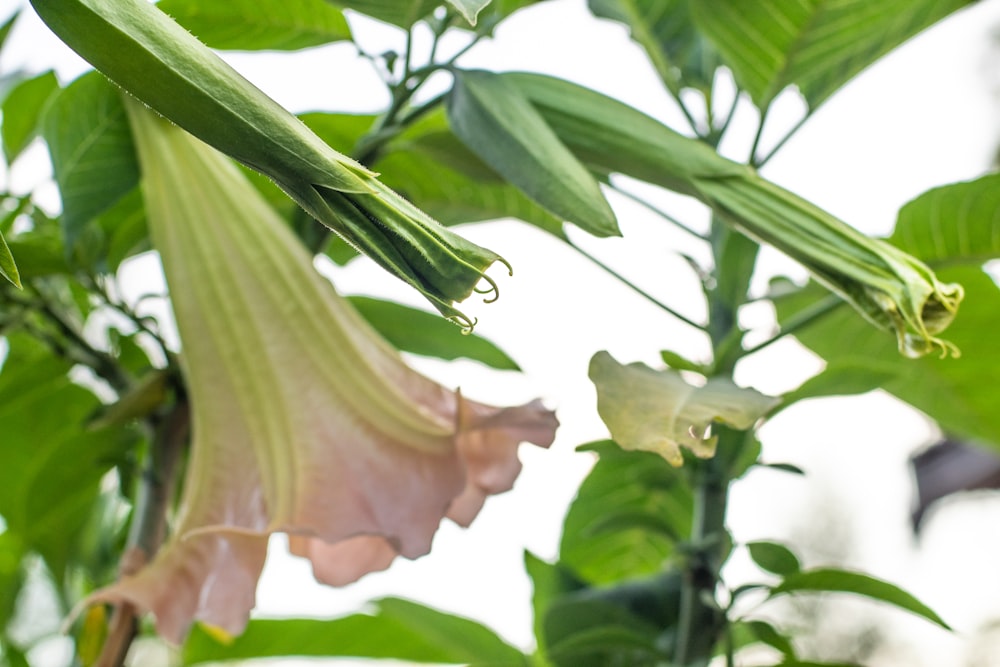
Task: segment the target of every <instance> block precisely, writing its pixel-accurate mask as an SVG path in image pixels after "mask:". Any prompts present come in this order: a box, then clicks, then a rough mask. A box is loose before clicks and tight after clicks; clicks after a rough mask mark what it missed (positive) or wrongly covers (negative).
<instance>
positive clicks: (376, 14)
mask: <svg viewBox="0 0 1000 667" xmlns="http://www.w3.org/2000/svg"><path fill="white" fill-rule="evenodd" d="M331 1H332V2H333V3H334V4H336V5H339V6H341V7H346V8H348V9H353V10H354V11H356V12H360V13H362V14H366V15H368V16H371V17H372V18H376V19H378V20H380V21H385V22H386V23H390V24H392V25H394V26H397V27H399V28H402V29H404V30H407V29H409V27H410V26H412V25H413V24H414V23H416V22H417V21H419V20H420V19H422V18H425V17H426V16H428V15H429V14H430V13H431V12H432V11H434V8H435V7H437V6H438V5H439V4H440V2H439V1H438V0H331Z"/></svg>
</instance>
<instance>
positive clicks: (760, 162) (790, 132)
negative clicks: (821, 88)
mask: <svg viewBox="0 0 1000 667" xmlns="http://www.w3.org/2000/svg"><path fill="white" fill-rule="evenodd" d="M811 117H812V111H807V112H806V114H805V115H804V116H802V118H800V119H799V120H798V122H796V123H795V125H793V126H792V127H791V129H790V130H788V132H786V133H785V136H783V137H782V138H781V139H780V140H778V143H776V144H775V145H774V148H772V149H771V150H769V151H768V152H767V155H765V156H764V157H762V158H760V159H757V158H756V156H755V155H756V150H755V152H754V154H753V155H752V156H751V157H752V158H753V162H752V163H751V164H752V165H753V166H754V167H755V168H757V169H760V168H761V167H763V166H764V165H765V164H767V163H768V161H769V160H770V159H771V158H773V157H774V155H775V153H777V152H778V151H780V150H781V149H782V147H784V145H785V144H786V143H787V142H788V140H789V139H791V138H792V137H793V136H795V133H796V132H798V131H799V129H801V127H802V126H803V125H805V124H806V121H807V120H809V119H810V118H811Z"/></svg>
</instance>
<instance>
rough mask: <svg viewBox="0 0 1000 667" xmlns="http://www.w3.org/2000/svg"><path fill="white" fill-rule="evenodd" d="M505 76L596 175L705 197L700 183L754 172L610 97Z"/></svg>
mask: <svg viewBox="0 0 1000 667" xmlns="http://www.w3.org/2000/svg"><path fill="white" fill-rule="evenodd" d="M501 76H502V77H503V78H504V79H505V80H506V81H507V82H508V83H510V84H513V87H515V88H516V89H517V90H518V91H520V93H521V95H523V96H524V97H525V98H527V99H528V101H529V102H530V103H531V105H532V106H534V107H535V109H536V110H537V111H538V113H539V114H540V115H541V116H542V118H543V120H544V122H545V123H546V124H547V125H548V126H549V127H550V128H551V129H552V131H553V132H554V133H555V135H556V136H557V137H558V140H559V141H561V142H562V143H563V144H564V145H566V146H567V147H568V148H569V149H570V150H571V151H572V153H573V154H574V155H575V156H576V157H577V159H579V160H580V161H581V162H583V163H584V164H585V165H587V166H588V167H589V168H591V169H592V170H593V171H595V172H596V173H598V174H608V173H620V174H625V175H627V176H631V177H633V178H637V179H639V180H641V181H646V182H648V183H653V184H655V185H660V186H662V187H665V188H668V189H670V190H674V191H675V192H680V193H682V194H687V195H691V196H694V197H699V198H701V197H702V194H701V193H700V190H699V187H698V185H697V183H696V179H708V178H718V179H725V178H728V177H746V176H748V175H749V174H751V173H752V170H750V168H749V167H747V166H746V165H742V164H738V163H736V162H733V161H731V160H727V159H726V158H724V157H722V156H721V155H719V154H718V153H716V152H715V150H714V149H713V148H712V147H711V146H709V145H708V144H706V143H704V142H702V141H699V140H697V139H692V138H691V137H686V136H684V135H682V134H680V133H678V132H675V131H674V130H672V129H670V128H669V127H667V126H666V125H664V124H663V123H661V122H660V121H658V120H656V119H655V118H652V117H650V116H647V115H646V114H644V113H642V112H641V111H639V110H637V109H635V108H633V107H630V106H628V105H627V104H623V103H622V102H619V101H618V100H616V99H613V98H611V97H608V96H607V95H603V94H601V93H598V92H596V91H593V90H590V89H588V88H585V87H583V86H579V85H577V84H575V83H571V82H569V81H565V80H563V79H559V78H556V77H552V76H546V75H543V74H533V73H527V72H511V73H507V74H503V75H501Z"/></svg>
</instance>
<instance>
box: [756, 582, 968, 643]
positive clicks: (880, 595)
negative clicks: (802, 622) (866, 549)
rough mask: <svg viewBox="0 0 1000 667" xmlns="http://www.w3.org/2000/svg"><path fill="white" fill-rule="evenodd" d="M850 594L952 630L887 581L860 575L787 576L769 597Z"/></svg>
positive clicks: (930, 611)
mask: <svg viewBox="0 0 1000 667" xmlns="http://www.w3.org/2000/svg"><path fill="white" fill-rule="evenodd" d="M823 592H828V593H853V594H855V595H861V596H863V597H867V598H870V599H872V600H878V601H879V602H885V603H887V604H891V605H893V606H895V607H898V608H900V609H903V610H905V611H909V612H912V613H914V614H916V615H917V616H921V617H923V618H925V619H927V620H928V621H930V622H932V623H936V624H937V625H940V626H941V627H942V628H944V629H946V630H950V629H951V628H950V627H949V626H948V624H947V623H945V622H944V620H942V619H941V617H940V616H938V615H937V614H936V613H935V612H934V611H933V610H932V609H931V608H930V607H928V606H927V605H925V604H924V603H922V602H921V601H920V600H918V599H917V598H915V597H913V596H912V595H910V594H909V593H907V592H906V591H904V590H903V589H901V588H899V587H898V586H896V585H894V584H890V583H889V582H887V581H883V580H881V579H876V578H875V577H872V576H869V575H867V574H861V573H860V572H850V571H847V570H838V569H833V568H819V569H815V570H805V571H803V572H797V573H795V574H790V575H788V576H786V577H785V578H784V580H783V581H782V582H781V583H780V584H778V585H777V586H775V587H774V588H772V589H771V594H770V597H772V598H773V597H776V596H778V595H783V594H786V593H823Z"/></svg>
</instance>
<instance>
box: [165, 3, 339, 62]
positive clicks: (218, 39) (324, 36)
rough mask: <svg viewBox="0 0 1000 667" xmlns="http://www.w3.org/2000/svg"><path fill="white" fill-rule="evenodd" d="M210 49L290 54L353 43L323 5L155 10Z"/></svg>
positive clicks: (194, 5) (335, 14)
mask: <svg viewBox="0 0 1000 667" xmlns="http://www.w3.org/2000/svg"><path fill="white" fill-rule="evenodd" d="M157 6H158V7H159V8H160V9H162V10H163V11H164V12H166V13H167V14H169V15H170V16H171V17H172V18H173V19H174V20H175V21H177V22H178V23H180V24H181V25H182V26H184V27H185V28H187V29H188V30H190V31H191V32H192V33H194V35H195V36H196V37H198V38H199V39H200V40H201V41H203V42H204V43H205V44H207V45H208V46H210V47H212V48H213V49H229V50H240V51H263V50H271V51H294V50H296V49H304V48H307V47H310V46H319V45H321V44H329V43H330V42H339V41H342V40H347V39H351V30H350V28H349V27H348V25H347V21H346V20H345V19H344V15H343V14H342V13H341V11H340V10H339V9H337V8H336V7H334V6H333V5H331V4H330V3H328V2H325V1H324V0H161V1H160V3H159V4H158V5H157Z"/></svg>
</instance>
